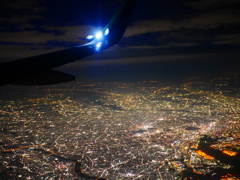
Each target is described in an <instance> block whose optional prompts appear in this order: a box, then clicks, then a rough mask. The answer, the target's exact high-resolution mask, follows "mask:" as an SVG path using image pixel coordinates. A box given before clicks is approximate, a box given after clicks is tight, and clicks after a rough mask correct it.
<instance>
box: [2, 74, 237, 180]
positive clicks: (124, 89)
mask: <svg viewBox="0 0 240 180" xmlns="http://www.w3.org/2000/svg"><path fill="white" fill-rule="evenodd" d="M230 81H231V82H232V81H234V82H237V81H238V82H239V79H234V76H233V77H232V78H229V77H225V76H223V77H221V78H207V79H206V78H205V79H202V78H200V77H198V78H189V79H188V80H187V81H185V82H178V83H176V82H175V83H168V82H167V81H165V82H164V81H144V82H139V83H123V82H115V83H95V84H94V83H93V84H89V83H81V82H74V83H72V84H68V85H66V86H65V87H64V86H62V87H64V88H62V89H60V88H56V89H54V88H52V89H46V88H41V87H34V88H32V89H28V91H29V94H28V95H26V96H21V97H20V96H19V98H18V99H16V100H13V101H12V100H11V101H10V100H4V99H3V100H1V101H0V103H1V104H0V105H1V110H0V112H1V116H0V122H1V124H0V127H1V131H0V135H1V136H0V138H1V139H0V143H1V144H0V145H1V146H0V148H1V149H0V151H1V156H0V165H1V166H0V167H1V168H0V173H1V175H0V176H1V178H3V179H84V177H81V175H79V174H77V173H76V172H75V164H76V162H73V161H71V159H75V160H76V161H78V162H81V172H82V173H83V174H86V175H88V176H92V177H101V178H106V179H124V180H127V179H144V180H146V179H149V180H156V179H160V180H163V179H164V180H165V179H175V176H176V174H175V172H172V171H168V168H167V167H166V160H169V159H172V158H178V157H181V156H182V155H184V154H186V153H187V152H188V151H189V147H190V146H189V144H191V143H193V142H196V141H197V139H199V138H200V137H202V135H203V134H207V135H209V136H211V137H216V136H217V137H228V136H230V134H231V138H233V139H238V138H239V137H240V131H239V118H240V116H239V113H240V112H239V111H240V108H239V105H240V103H239V102H240V94H239V92H240V91H239V87H232V86H231V87H230V86H229V82H230ZM53 87H54V86H53ZM23 91H24V90H23ZM1 93H3V94H5V96H10V94H9V92H8V91H4V92H1ZM16 93H17V94H21V91H19V92H17V90H16ZM11 95H12V94H11ZM235 145H236V144H235ZM216 146H220V145H216ZM237 147H239V144H238V146H237ZM238 150H239V149H238ZM61 157H62V158H61Z"/></svg>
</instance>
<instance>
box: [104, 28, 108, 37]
mask: <svg viewBox="0 0 240 180" xmlns="http://www.w3.org/2000/svg"><path fill="white" fill-rule="evenodd" d="M108 34H109V29H108V28H107V29H106V30H105V32H104V35H105V36H107V35H108Z"/></svg>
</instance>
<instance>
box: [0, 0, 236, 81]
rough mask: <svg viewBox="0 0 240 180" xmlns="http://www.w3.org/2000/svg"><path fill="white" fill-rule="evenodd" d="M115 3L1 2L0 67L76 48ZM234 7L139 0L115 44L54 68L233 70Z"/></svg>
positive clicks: (89, 71) (123, 72) (117, 72)
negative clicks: (10, 62) (4, 63)
mask: <svg viewBox="0 0 240 180" xmlns="http://www.w3.org/2000/svg"><path fill="white" fill-rule="evenodd" d="M122 2H123V1H122V0H87V1H82V0H68V1H53V0H41V1H40V0H7V1H1V2H0V62H4V61H10V60H15V59H20V58H24V57H29V56H33V55H38V54H43V53H47V52H51V51H56V50H60V49H64V48H71V47H74V46H76V45H79V44H83V43H85V42H86V40H85V37H86V36H87V35H89V34H94V33H95V32H96V30H98V29H101V28H103V27H104V26H105V25H106V24H107V23H108V21H109V20H110V19H111V17H112V16H113V14H114V13H115V11H116V10H117V9H118V7H119V6H120V5H121V3H122ZM239 7H240V1H239V0H162V1H160V0H150V1H146V0H138V3H137V6H136V8H135V11H134V12H133V15H132V18H131V20H130V24H129V27H128V29H127V30H126V32H125V35H124V37H123V39H122V40H121V41H120V42H119V43H118V44H117V45H115V46H113V47H111V48H109V49H107V50H105V51H103V52H100V53H98V54H95V55H92V56H89V57H87V58H85V59H83V60H81V61H78V62H75V63H71V64H68V65H65V66H63V67H60V68H57V70H61V71H64V72H67V73H71V74H73V75H76V76H78V77H80V78H85V77H101V76H102V77H107V76H108V77H110V76H111V77H120V76H121V77H124V76H126V77H128V76H129V77H130V76H133V75H135V76H136V75H137V76H136V77H140V76H149V77H154V76H179V75H180V74H181V75H182V74H184V75H189V74H192V73H194V72H200V73H202V72H203V73H206V72H211V71H214V72H215V71H217V72H223V73H224V72H226V71H238V69H239V68H240V60H239V57H240V50H239V49H240V31H239V30H240V8H239Z"/></svg>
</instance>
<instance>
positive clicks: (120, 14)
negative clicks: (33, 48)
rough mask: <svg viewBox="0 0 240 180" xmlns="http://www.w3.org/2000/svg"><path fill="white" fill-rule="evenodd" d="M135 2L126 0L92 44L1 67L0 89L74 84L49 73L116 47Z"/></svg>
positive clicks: (21, 60)
mask: <svg viewBox="0 0 240 180" xmlns="http://www.w3.org/2000/svg"><path fill="white" fill-rule="evenodd" d="M136 1H137V0H126V1H125V2H124V3H123V4H122V6H121V7H120V8H119V10H118V11H117V12H116V13H115V15H114V16H113V18H112V19H111V20H110V22H109V23H108V24H107V26H106V27H105V28H104V29H103V30H102V31H100V32H98V33H97V34H96V35H95V36H88V37H87V38H89V39H91V42H89V43H87V44H83V45H80V46H76V47H73V48H69V49H64V50H60V51H56V52H51V53H47V54H42V55H38V56H33V57H29V58H24V59H20V60H15V61H10V62H5V63H2V64H0V78H1V81H0V86H2V85H6V84H19V85H44V84H56V83H61V82H66V81H71V80H74V79H75V77H74V76H72V75H68V74H65V73H61V72H57V71H54V70H52V69H53V68H56V67H58V66H62V65H64V64H67V63H70V62H74V61H77V60H80V59H82V58H84V57H86V56H89V55H92V54H94V53H97V52H100V51H102V50H104V49H107V48H108V47H111V46H113V45H114V44H116V43H117V42H118V41H119V40H120V39H121V38H122V36H123V34H124V32H125V30H126V27H127V25H128V21H129V19H130V16H131V14H132V11H133V8H134V6H135V3H136Z"/></svg>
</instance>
